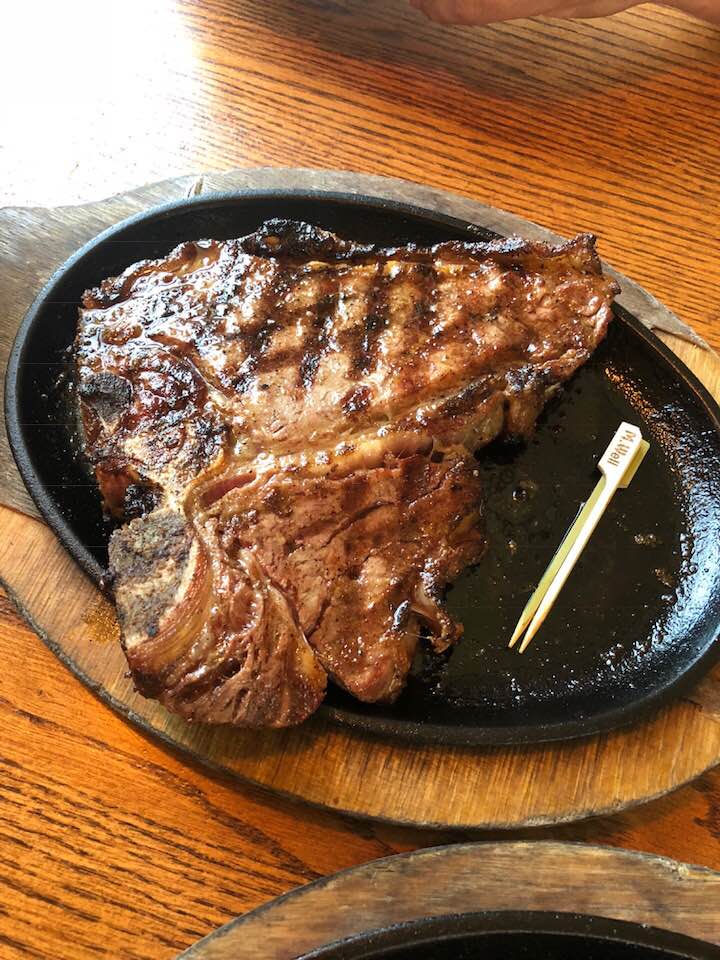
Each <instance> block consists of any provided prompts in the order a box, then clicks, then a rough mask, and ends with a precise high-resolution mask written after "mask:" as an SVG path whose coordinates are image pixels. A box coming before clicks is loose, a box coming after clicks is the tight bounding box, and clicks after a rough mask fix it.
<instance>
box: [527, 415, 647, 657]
mask: <svg viewBox="0 0 720 960" xmlns="http://www.w3.org/2000/svg"><path fill="white" fill-rule="evenodd" d="M649 447H650V444H649V443H648V442H647V441H646V440H643V438H642V434H641V433H640V430H639V429H638V428H637V427H635V426H633V425H632V424H631V423H621V424H620V426H619V427H618V429H617V432H616V433H615V436H614V437H613V438H612V440H611V441H610V445H609V446H608V448H607V450H606V451H605V453H604V454H603V455H602V458H601V460H600V463H599V464H598V466H599V468H600V472H601V473H602V476H601V477H600V479H599V480H598V483H597V485H596V487H595V489H594V490H593V492H592V493H591V495H590V497H589V499H588V500H587V502H586V503H585V504H583V506H582V507H581V508H580V510H579V512H578V515H577V517H576V518H575V520H574V521H573V523H572V525H571V527H570V529H569V530H568V532H567V533H566V534H565V537H564V539H563V541H562V543H561V544H560V546H559V547H558V549H557V551H556V553H555V556H554V557H553V558H552V560H551V562H550V566H549V567H548V568H547V570H546V571H545V573H544V574H543V577H542V579H541V580H540V583H539V584H538V586H537V589H536V590H535V593H533V595H532V596H531V597H530V599H529V600H528V602H527V605H526V606H525V609H524V610H523V612H522V615H521V617H520V619H519V620H518V625H517V626H516V627H515V632H514V633H513V635H512V637H511V638H510V643H509V646H510V647H514V646H515V644H516V643H517V641H518V639H519V638H520V637H521V636H522V634H523V633H524V632H525V629H526V628H527V633H525V637H524V639H523V642H522V643H521V644H520V653H522V652H523V651H524V650H525V649H526V648H527V646H528V644H529V643H530V641H531V640H532V638H533V637H534V636H535V634H536V633H537V632H538V630H539V629H540V627H541V626H542V623H543V620H544V619H545V617H547V615H548V613H549V612H550V610H551V608H552V605H553V604H554V603H555V600H556V599H557V596H558V594H559V593H560V591H561V590H562V588H563V585H564V583H565V581H566V580H567V578H568V577H569V576H570V572H571V570H572V568H573V567H574V566H575V564H576V563H577V560H578V557H579V556H580V554H581V553H582V551H583V550H584V548H585V545H586V544H587V542H588V540H589V539H590V537H591V535H592V532H593V530H594V529H595V527H596V526H597V525H598V522H599V520H600V517H601V516H602V515H603V513H605V510H606V508H607V505H608V504H609V503H610V501H611V500H612V497H613V494H614V493H615V491H616V490H618V489H623V488H625V487H627V486H628V485H629V483H630V481H631V480H632V478H633V477H634V476H635V473H636V472H637V469H638V467H639V466H640V464H641V463H642V461H643V458H644V457H645V454H646V453H647V452H648V449H649Z"/></svg>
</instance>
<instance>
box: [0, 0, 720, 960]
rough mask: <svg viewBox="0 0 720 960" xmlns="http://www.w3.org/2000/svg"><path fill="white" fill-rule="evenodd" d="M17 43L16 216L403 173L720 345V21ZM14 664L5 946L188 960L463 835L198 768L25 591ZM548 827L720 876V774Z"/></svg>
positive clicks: (100, 22) (153, 31) (4, 632)
mask: <svg viewBox="0 0 720 960" xmlns="http://www.w3.org/2000/svg"><path fill="white" fill-rule="evenodd" d="M149 7H152V9H148V8H149ZM40 24H42V26H43V29H42V31H38V26H39V25H40ZM3 32H4V37H5V38H6V43H5V44H4V47H5V52H4V54H3V58H2V63H0V73H2V72H5V71H7V73H8V76H7V77H6V78H3V89H4V90H5V91H6V94H7V93H10V94H11V96H9V97H6V98H5V102H4V103H3V111H4V116H3V120H2V126H1V127H0V129H1V130H2V133H3V134H4V138H3V139H4V149H3V151H2V152H0V174H1V180H0V182H2V184H3V193H2V195H1V196H2V197H3V199H4V201H5V202H7V203H12V204H59V203H68V202H79V201H83V200H89V199H95V198H99V197H101V196H104V195H107V194H110V193H113V192H116V191H119V190H122V189H126V188H129V187H132V186H136V185H138V184H139V183H142V182H144V181H147V180H153V179H160V178H164V177H168V176H173V175H177V174H183V173H189V172H198V171H201V170H204V169H224V168H228V167H233V166H255V165H294V166H301V165H305V166H318V167H341V168H352V169H356V170H360V171H367V172H373V173H384V174H392V175H395V176H401V177H407V178H410V179H415V180H419V181H424V182H426V183H429V184H432V185H436V186H441V187H445V188H448V189H452V190H456V191H458V192H461V193H466V194H468V195H471V196H474V197H477V198H478V199H481V200H483V201H484V202H486V203H491V204H494V205H496V206H500V207H504V208H507V209H509V210H512V211H514V212H516V213H519V214H521V215H524V216H526V217H529V218H531V219H534V220H537V221H539V222H542V223H544V224H545V225H547V226H549V227H551V228H553V229H555V230H557V231H558V232H560V233H571V232H573V231H576V230H580V229H591V230H594V231H595V232H597V233H598V234H599V235H600V237H601V251H602V254H603V256H605V257H606V259H607V260H609V261H610V262H611V263H613V264H615V265H616V266H617V267H618V268H619V269H622V270H623V271H624V272H625V273H627V274H629V275H630V276H632V277H634V278H635V279H636V280H638V281H640V282H641V283H643V284H644V285H645V286H647V287H648V288H649V289H650V290H652V291H653V292H654V293H655V294H657V295H658V296H659V297H660V298H661V299H662V300H664V301H665V302H666V303H667V304H668V306H670V307H671V308H672V309H673V310H674V311H675V312H677V313H678V315H679V316H680V317H681V318H682V319H684V320H685V321H687V322H689V323H691V324H693V325H694V326H695V327H696V329H698V330H699V331H700V332H701V333H702V334H703V335H704V336H705V337H706V339H708V340H709V341H710V342H711V343H713V344H714V345H715V346H719V345H720V313H719V308H718V304H719V303H720V268H719V267H718V261H717V239H718V230H717V223H718V211H719V210H720V203H719V201H720V175H719V174H718V161H719V160H720V148H719V146H718V145H719V144H720V111H719V110H718V109H717V103H718V97H720V32H718V31H717V30H716V29H713V28H711V27H708V26H705V25H702V24H700V23H698V22H696V21H692V20H690V19H689V18H686V17H684V16H682V15H680V14H676V13H674V12H671V11H669V10H666V9H663V8H660V7H653V6H645V7H642V8H640V9H638V10H636V11H634V12H629V13H626V14H622V15H620V16H618V17H616V18H614V19H612V20H605V21H598V22H595V23H593V24H581V23H573V24H557V23H552V24H551V23H528V22H522V23H516V24H512V25H504V26H500V27H493V28H488V29H483V30H464V29H455V28H439V27H435V26H432V25H429V24H426V23H425V22H424V21H423V20H422V18H421V17H420V16H419V15H418V14H416V13H415V12H414V11H411V10H410V9H409V8H408V7H407V5H406V3H405V2H404V0H367V2H363V0H305V2H302V0H296V2H291V0H272V2H271V3H270V2H267V0H256V2H246V0H242V2H239V0H205V2H174V0H158V2H157V3H155V4H153V5H150V4H146V3H145V2H144V0H126V2H125V3H124V4H122V5H121V7H115V8H113V13H112V14H111V13H110V12H109V8H108V7H107V6H106V5H104V4H91V3H89V2H88V3H87V4H85V3H75V4H62V5H55V6H54V7H53V8H50V5H47V4H45V3H43V2H42V0H25V3H23V4H19V5H16V6H15V8H14V14H13V18H12V20H11V22H6V23H5V24H4V26H3ZM28 38H31V39H30V40H29V39H28ZM29 58H30V59H31V60H32V67H31V69H29V67H28V59H29ZM0 662H2V663H3V665H4V666H3V669H2V671H0V714H1V715H2V723H1V724H0V765H1V766H2V771H3V772H2V776H0V888H1V893H0V956H2V957H3V958H5V957H8V958H10V957H27V956H31V957H47V956H50V955H52V956H54V957H58V958H62V957H67V958H73V960H75V958H82V957H90V956H93V957H95V956H113V957H116V956H122V957H124V958H156V957H170V956H172V955H173V954H174V953H175V952H176V951H178V950H180V949H181V948H183V947H185V946H187V945H188V944H190V943H191V942H192V941H193V940H195V939H196V938H198V937H200V936H202V935H204V934H206V933H208V932H209V931H210V930H211V929H212V928H213V927H215V926H217V925H218V924H221V923H223V922H225V921H226V920H228V919H229V918H231V917H233V916H234V915H236V914H238V913H240V912H243V911H245V910H247V909H249V908H251V907H254V906H257V905H258V904H260V903H262V902H264V901H267V900H269V899H270V898H272V897H274V896H276V895H278V894H280V893H283V892H285V891H287V890H289V889H291V888H292V887H295V886H297V885H298V884H301V883H305V882H306V881H309V880H312V879H314V878H316V877H319V876H322V875H324V874H328V873H332V872H334V871H336V870H339V869H342V868H344V867H347V866H350V865H352V864H356V863H360V862H362V861H365V860H370V859H373V858H375V857H378V856H383V855H387V854H389V853H392V852H394V851H398V850H407V849H411V848H413V847H417V846H422V845H431V844H436V843H439V842H445V841H447V840H450V839H454V837H449V836H447V835H446V836H440V835H437V834H428V833H413V832H409V831H407V830H400V829H392V828H388V827H384V826H377V825H371V824H367V823H356V822H351V821H349V820H343V819H342V818H340V817H337V816H330V815H327V814H323V813H320V812H317V811H314V810H311V809H309V808H306V807H302V806H299V805H293V804H290V803H287V802H283V801H280V800H277V799H275V798H273V797H270V796H266V795H263V794H261V793H259V792H257V791H253V790H251V789H247V788H241V787H238V786H237V784H235V783H230V782H228V781H225V780H223V779H221V778H219V777H213V776H209V775H208V774H207V773H206V772H204V771H202V770H200V769H194V768H193V767H190V766H188V765H187V763H186V762H184V761H181V760H180V759H179V758H178V757H176V756H174V755H173V754H172V753H169V752H168V751H166V750H165V749H163V748H161V747H159V746H158V745H157V744H155V743H154V742H151V741H149V740H147V739H145V738H144V737H143V736H142V735H140V734H139V733H137V732H136V731H135V730H134V729H131V728H130V727H129V726H127V725H126V724H125V723H124V722H122V721H121V720H120V719H118V718H117V717H116V716H115V715H114V714H113V713H112V712H111V711H110V710H109V709H108V708H106V707H105V706H103V705H101V704H100V703H99V702H98V701H97V700H96V699H95V698H94V697H93V695H92V694H91V693H90V692H88V691H87V690H86V689H85V688H84V687H83V686H82V685H81V684H80V683H79V682H78V681H77V680H75V679H74V678H73V677H71V675H70V674H69V673H68V672H67V671H66V670H65V669H64V668H63V667H62V666H61V665H60V664H59V662H58V661H57V660H56V659H55V658H54V656H53V655H52V654H51V653H50V652H49V651H48V650H47V649H46V647H45V646H44V645H43V644H42V642H41V641H40V640H39V639H38V638H37V637H36V636H35V635H34V634H33V633H32V632H31V631H30V630H29V629H28V628H27V627H26V626H25V625H24V624H23V623H22V621H21V619H20V618H19V616H18V615H17V614H16V612H15V611H14V609H13V608H12V606H11V604H10V603H9V601H8V600H7V599H6V598H4V599H3V598H0ZM514 836H515V837H517V834H515V835H514ZM525 836H530V837H537V838H540V837H543V838H549V837H553V838H562V839H577V840H584V841H592V842H599V843H606V844H612V845H616V846H623V847H628V848H633V849H640V850H646V851H651V852H658V853H663V854H666V855H669V856H672V857H676V858H678V859H680V860H686V861H691V862H694V863H698V864H703V865H706V866H711V867H715V868H717V869H720V771H716V772H715V773H712V774H710V775H708V776H707V777H705V778H703V779H702V780H699V781H697V782H696V783H694V784H693V785H692V786H690V787H687V788H685V789H683V790H681V791H679V792H678V793H676V794H674V795H673V796H671V797H668V798H666V799H664V800H662V801H659V802H656V803H653V804H650V805H648V806H646V807H644V808H642V809H639V810H637V811H634V812H631V813H627V814H624V815H622V816H618V817H615V818H613V819H608V820H602V821H594V822H587V823H584V824H580V825H576V826H571V827H564V828H562V829H551V830H542V831H532V832H527V833H526V834H525Z"/></svg>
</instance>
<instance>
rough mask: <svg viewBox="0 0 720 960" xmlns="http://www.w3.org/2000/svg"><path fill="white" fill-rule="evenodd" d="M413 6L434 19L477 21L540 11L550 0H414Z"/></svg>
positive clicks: (543, 9) (547, 6)
mask: <svg viewBox="0 0 720 960" xmlns="http://www.w3.org/2000/svg"><path fill="white" fill-rule="evenodd" d="M413 6H415V7H417V8H419V9H421V10H422V11H423V13H424V14H425V15H426V16H427V17H429V18H430V19H431V20H434V21H435V22H436V23H446V24H447V23H457V24H464V25H478V24H487V23H497V22H498V21H502V20H516V19H519V18H524V17H534V16H538V15H540V14H543V13H545V12H547V11H548V9H549V8H550V7H552V6H553V3H552V0H416V2H414V3H413Z"/></svg>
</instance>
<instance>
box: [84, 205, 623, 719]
mask: <svg viewBox="0 0 720 960" xmlns="http://www.w3.org/2000/svg"><path fill="white" fill-rule="evenodd" d="M615 292H616V287H615V284H614V283H613V281H611V280H609V279H607V278H605V277H604V276H603V275H602V272H601V269H600V264H599V261H598V258H597V256H596V254H595V251H594V245H593V238H592V237H590V236H579V237H577V238H575V239H574V240H571V241H569V242H567V243H563V244H561V245H558V246H555V247H553V246H548V245H545V244H539V243H529V242H525V241H522V240H519V239H510V240H503V241H497V242H493V243H461V242H447V243H442V244H439V245H436V246H434V247H429V248H421V247H417V246H413V245H410V246H402V247H396V248H381V247H377V246H374V245H361V244H357V243H352V242H349V241H343V240H340V239H338V238H337V237H335V236H333V235H332V234H329V233H326V232H325V231H323V230H320V229H319V228H317V227H312V226H309V225H307V224H300V223H292V222H287V221H271V222H268V223H266V224H265V225H264V226H263V227H262V228H261V229H260V230H259V231H258V232H257V233H255V234H252V235H250V236H247V237H244V238H241V239H237V240H227V241H222V242H216V241H212V240H203V241H198V242H192V243H184V244H182V245H181V246H179V247H177V249H175V250H173V251H172V253H170V254H169V255H168V256H167V257H166V258H165V259H163V260H156V261H145V262H141V263H138V264H135V265H134V266H131V267H129V268H128V269H127V270H126V271H125V272H124V273H123V274H122V275H121V276H119V277H117V278H111V279H109V280H106V281H104V282H103V283H102V284H101V285H100V286H99V287H98V288H97V289H94V290H90V291H88V292H87V293H86V294H85V295H84V298H83V306H82V309H81V311H80V319H79V325H78V333H77V339H76V346H75V357H76V363H77V376H78V396H79V398H80V418H81V423H82V431H83V434H84V444H85V452H86V454H87V457H88V458H89V460H90V462H91V463H92V465H93V468H94V470H95V474H96V477H97V481H98V484H99V487H100V490H101V492H102V496H103V498H104V503H105V506H106V508H107V510H108V511H109V512H110V513H111V514H112V515H113V516H114V517H116V518H117V519H119V520H121V521H123V525H122V526H120V527H119V528H118V529H116V530H115V532H114V533H113V535H112V539H111V543H110V567H111V575H112V578H113V582H114V589H115V597H116V603H117V608H118V615H119V618H120V623H121V627H122V638H123V645H124V649H125V653H126V655H127V659H128V663H129V665H130V669H131V671H132V675H133V678H134V681H135V684H136V685H137V687H138V689H139V690H140V691H141V692H142V693H143V694H145V695H146V696H149V697H155V698H157V699H158V700H160V701H161V702H162V703H163V704H164V705H165V706H166V707H167V708H168V709H170V710H172V711H174V712H176V713H179V714H181V715H182V716H184V717H186V718H187V719H191V720H198V721H206V722H211V723H232V724H238V725H246V726H286V725H289V724H294V723H299V722H301V721H302V720H304V719H305V718H306V717H307V716H308V715H309V714H311V713H312V712H313V711H314V710H315V709H316V708H317V707H318V705H319V704H320V702H321V701H322V699H323V696H324V694H325V687H326V683H327V678H328V677H330V678H331V679H332V680H333V681H334V682H335V683H338V684H340V685H341V686H342V687H344V688H345V689H346V690H348V691H350V693H352V694H353V695H354V696H355V697H357V698H359V699H360V700H364V701H369V702H375V701H392V700H393V699H394V698H396V697H397V696H398V694H399V693H400V691H401V690H402V688H403V686H404V684H405V681H406V678H407V674H408V671H409V669H410V665H411V662H412V659H413V656H414V653H415V650H416V647H417V644H418V640H419V637H420V636H421V634H425V635H427V636H428V638H429V641H430V642H431V643H432V645H433V647H434V648H435V649H436V650H438V651H441V650H444V649H446V648H447V647H448V646H449V645H450V644H452V643H454V642H455V641H456V640H457V639H458V637H459V635H460V633H461V632H462V627H461V626H460V625H459V624H457V623H455V622H454V621H453V620H452V619H451V618H450V617H449V616H448V614H447V613H446V611H445V610H444V608H443V605H442V591H443V589H444V588H445V586H446V585H447V584H448V583H450V582H451V581H452V580H453V579H454V578H456V577H457V576H458V574H459V573H460V572H461V571H462V570H463V569H464V568H465V567H466V566H468V565H469V564H472V563H475V562H477V561H478V559H479V558H480V556H481V554H482V551H483V549H484V547H485V540H484V536H483V531H482V517H481V514H482V497H481V490H480V483H479V473H478V469H477V462H476V459H475V457H474V453H475V451H476V450H478V449H479V448H480V447H482V446H483V445H484V444H486V443H488V442H489V441H490V440H492V439H493V438H494V437H496V436H498V435H499V434H517V435H526V434H528V432H529V431H530V430H531V429H532V426H533V424H534V422H535V419H536V417H537V415H538V413H539V412H540V410H541V409H542V406H543V404H544V403H545V401H546V399H547V398H548V396H549V395H550V394H551V393H552V392H553V391H554V390H556V389H557V387H558V386H559V385H560V384H561V383H563V381H565V380H567V379H568V377H570V376H572V374H573V373H574V372H575V371H576V370H577V368H578V367H579V366H580V365H581V364H582V363H584V362H585V360H587V358H588V357H589V356H590V354H591V353H592V351H593V350H594V349H595V347H596V346H597V345H598V343H599V342H600V341H601V340H602V338H603V336H604V335H605V331H606V329H607V325H608V322H609V320H610V318H611V302H612V298H613V296H614V294H615Z"/></svg>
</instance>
